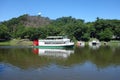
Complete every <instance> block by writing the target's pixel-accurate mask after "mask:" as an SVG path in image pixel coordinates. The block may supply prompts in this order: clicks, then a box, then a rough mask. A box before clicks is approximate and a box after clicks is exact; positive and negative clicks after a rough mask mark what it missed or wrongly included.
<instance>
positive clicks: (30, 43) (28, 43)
mask: <svg viewBox="0 0 120 80" xmlns="http://www.w3.org/2000/svg"><path fill="white" fill-rule="evenodd" d="M104 43H107V44H106V45H107V46H120V41H117V40H111V41H109V42H104V41H101V46H105V45H104ZM85 45H86V46H88V45H89V42H85ZM0 46H33V41H30V40H28V39H12V40H10V41H4V42H0ZM75 46H76V43H75Z"/></svg>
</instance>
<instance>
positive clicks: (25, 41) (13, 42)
mask: <svg viewBox="0 0 120 80" xmlns="http://www.w3.org/2000/svg"><path fill="white" fill-rule="evenodd" d="M0 45H2V46H5V45H10V46H32V41H30V40H28V39H13V40H9V41H4V42H0Z"/></svg>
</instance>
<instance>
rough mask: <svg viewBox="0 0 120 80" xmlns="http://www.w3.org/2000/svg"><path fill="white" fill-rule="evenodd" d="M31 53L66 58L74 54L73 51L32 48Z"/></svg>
mask: <svg viewBox="0 0 120 80" xmlns="http://www.w3.org/2000/svg"><path fill="white" fill-rule="evenodd" d="M33 52H34V53H35V54H38V55H39V56H49V57H59V58H67V57H68V56H70V54H72V53H74V50H65V49H40V48H34V49H33Z"/></svg>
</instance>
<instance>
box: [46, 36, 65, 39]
mask: <svg viewBox="0 0 120 80" xmlns="http://www.w3.org/2000/svg"><path fill="white" fill-rule="evenodd" d="M47 38H48V39H49V38H63V36H48V37H47Z"/></svg>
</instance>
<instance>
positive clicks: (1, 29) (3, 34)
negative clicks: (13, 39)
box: [0, 24, 10, 40]
mask: <svg viewBox="0 0 120 80" xmlns="http://www.w3.org/2000/svg"><path fill="white" fill-rule="evenodd" d="M0 39H5V40H8V39H10V35H9V32H8V28H7V27H6V26H5V25H2V24H1V25H0Z"/></svg>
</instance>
